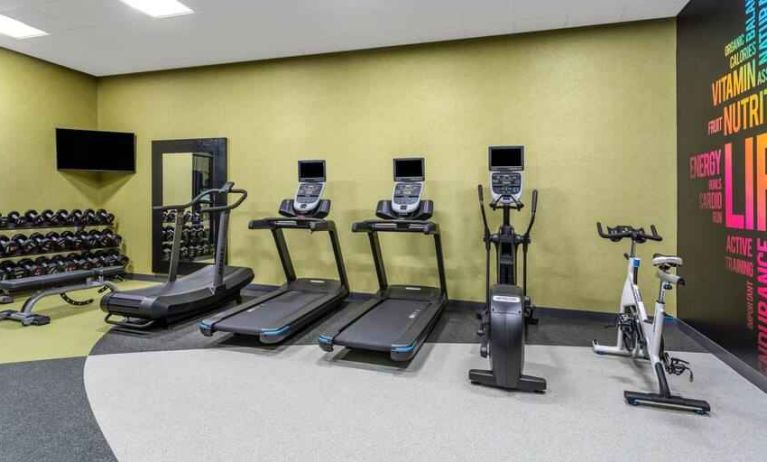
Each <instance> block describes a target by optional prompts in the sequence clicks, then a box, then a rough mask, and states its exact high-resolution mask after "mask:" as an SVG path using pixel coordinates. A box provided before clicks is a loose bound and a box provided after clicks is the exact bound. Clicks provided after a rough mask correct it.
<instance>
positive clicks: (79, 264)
mask: <svg viewBox="0 0 767 462" xmlns="http://www.w3.org/2000/svg"><path fill="white" fill-rule="evenodd" d="M72 260H73V262H74V264H75V266H76V268H77V269H79V270H89V269H92V268H93V265H91V262H90V261H89V260H88V259H87V258H85V256H84V255H80V254H74V255H73V257H72Z"/></svg>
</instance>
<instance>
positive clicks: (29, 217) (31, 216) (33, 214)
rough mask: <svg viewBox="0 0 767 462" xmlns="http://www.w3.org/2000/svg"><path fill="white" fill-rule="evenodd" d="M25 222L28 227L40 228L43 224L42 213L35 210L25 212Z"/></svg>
mask: <svg viewBox="0 0 767 462" xmlns="http://www.w3.org/2000/svg"><path fill="white" fill-rule="evenodd" d="M24 221H25V222H26V224H27V225H28V226H38V225H40V224H41V220H40V213H39V212H38V211H37V210H35V209H30V210H27V211H26V212H24Z"/></svg>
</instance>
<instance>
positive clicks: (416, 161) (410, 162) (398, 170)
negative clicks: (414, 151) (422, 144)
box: [394, 157, 426, 181]
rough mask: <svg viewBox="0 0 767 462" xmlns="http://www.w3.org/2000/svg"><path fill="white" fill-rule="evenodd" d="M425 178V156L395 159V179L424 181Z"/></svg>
mask: <svg viewBox="0 0 767 462" xmlns="http://www.w3.org/2000/svg"><path fill="white" fill-rule="evenodd" d="M425 178H426V175H425V173H424V160H423V157H421V158H412V159H394V181H423V180H424V179H425Z"/></svg>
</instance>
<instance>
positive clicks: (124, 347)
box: [91, 292, 708, 355]
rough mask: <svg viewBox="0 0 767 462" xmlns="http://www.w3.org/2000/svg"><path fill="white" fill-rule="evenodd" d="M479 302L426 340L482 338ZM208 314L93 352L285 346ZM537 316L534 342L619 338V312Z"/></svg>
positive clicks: (113, 335) (679, 336) (455, 312)
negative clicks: (230, 328) (205, 323)
mask: <svg viewBox="0 0 767 462" xmlns="http://www.w3.org/2000/svg"><path fill="white" fill-rule="evenodd" d="M264 293H266V292H249V293H248V297H245V298H246V299H247V298H253V297H256V296H260V295H263V294H264ZM366 299H368V297H365V296H354V297H353V299H351V300H347V301H346V302H344V303H343V304H342V305H341V307H340V308H339V309H338V310H337V311H334V312H331V313H330V314H329V315H327V316H325V317H324V318H321V319H319V320H318V321H316V322H314V323H312V324H310V325H309V326H307V327H306V328H305V329H303V330H302V331H300V332H299V333H298V334H296V335H295V336H293V337H291V338H289V339H288V340H287V341H285V342H284V343H282V344H281V345H282V346H285V345H316V344H317V337H319V335H320V334H321V333H323V332H325V331H326V328H327V327H328V326H329V325H331V324H332V323H333V319H334V316H335V315H336V314H338V313H340V312H341V311H342V310H343V309H344V308H345V307H347V306H349V304H351V303H358V302H360V301H364V300H366ZM480 307H481V305H480V304H479V303H470V302H456V301H451V302H450V303H448V305H447V306H446V307H445V309H444V311H443V312H442V315H441V316H440V318H439V319H438V321H437V324H436V326H435V327H434V330H433V331H432V332H431V334H430V335H429V337H428V339H427V342H429V343H478V342H479V338H478V337H477V334H476V331H477V329H478V328H479V321H478V320H477V318H476V317H475V313H476V311H477V309H479V308H480ZM208 316H210V313H206V314H201V315H199V316H197V317H195V318H192V319H189V320H187V321H184V322H181V323H178V324H175V325H172V326H170V327H168V328H158V329H153V330H151V331H149V332H148V333H147V334H143V335H136V334H128V333H123V332H118V331H116V330H114V329H113V330H112V331H110V332H109V333H107V334H106V335H105V336H104V337H102V339H101V340H100V341H99V342H98V343H97V344H96V346H95V347H94V348H93V351H92V352H91V354H94V355H97V354H113V353H131V352H141V351H166V350H190V349H198V348H226V347H255V348H262V349H277V348H280V346H281V345H263V344H261V343H260V342H259V341H258V338H256V337H253V336H247V335H235V334H226V333H217V334H215V335H214V336H213V337H204V336H203V335H202V334H200V331H199V329H198V328H197V322H199V321H200V320H202V319H204V318H206V317H208ZM536 316H537V317H538V318H539V320H540V323H539V324H538V325H531V326H529V328H528V332H527V343H529V344H531V345H561V346H583V347H588V346H590V345H591V342H592V340H594V339H596V340H598V341H599V342H600V343H604V344H610V343H614V342H615V327H614V319H615V315H613V314H610V313H598V312H586V311H571V310H560V309H548V308H540V309H538V310H537V311H536ZM664 338H665V341H666V348H667V349H668V350H670V351H689V352H707V351H708V350H706V349H705V348H704V347H702V346H701V345H699V344H698V343H697V342H696V341H695V340H693V339H692V338H691V337H689V336H687V334H685V333H683V332H681V331H680V330H679V328H678V327H677V322H676V321H675V320H673V319H669V320H668V321H667V323H666V327H665V331H664Z"/></svg>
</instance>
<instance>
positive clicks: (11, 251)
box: [0, 236, 21, 257]
mask: <svg viewBox="0 0 767 462" xmlns="http://www.w3.org/2000/svg"><path fill="white" fill-rule="evenodd" d="M20 253H21V248H20V247H19V243H18V242H16V241H14V240H13V239H11V238H9V237H8V236H0V255H2V256H3V257H15V256H16V255H19V254H20Z"/></svg>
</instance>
